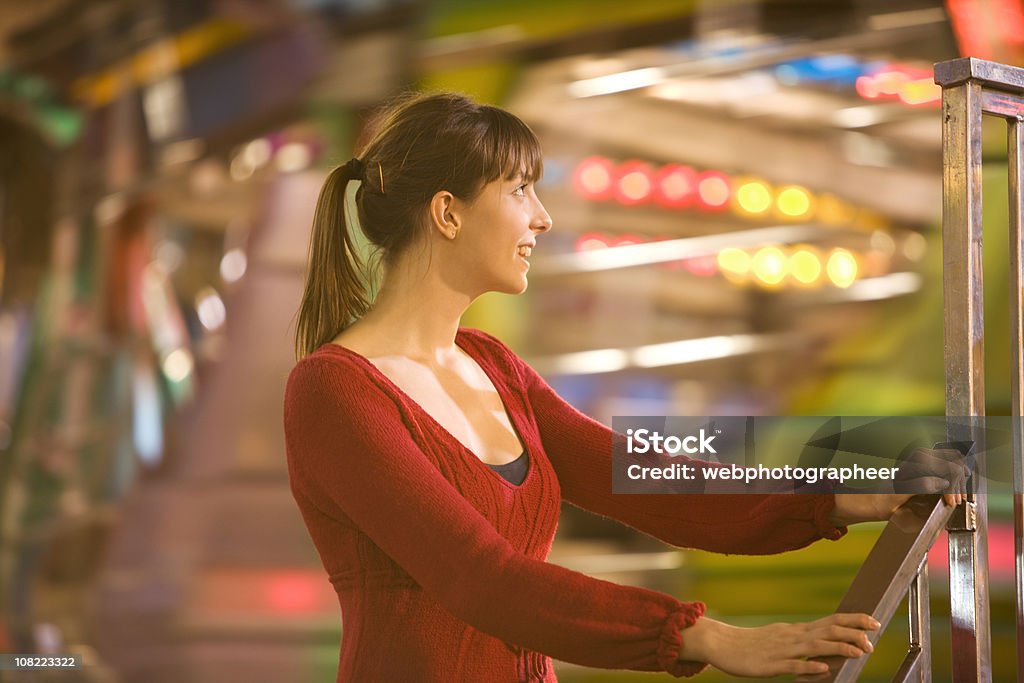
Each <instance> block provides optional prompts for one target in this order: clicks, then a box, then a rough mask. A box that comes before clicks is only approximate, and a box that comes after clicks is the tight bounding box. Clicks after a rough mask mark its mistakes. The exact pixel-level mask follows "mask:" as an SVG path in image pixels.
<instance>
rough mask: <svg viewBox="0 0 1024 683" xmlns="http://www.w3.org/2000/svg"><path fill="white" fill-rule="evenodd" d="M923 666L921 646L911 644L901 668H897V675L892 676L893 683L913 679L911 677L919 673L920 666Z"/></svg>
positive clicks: (904, 682) (902, 682)
mask: <svg viewBox="0 0 1024 683" xmlns="http://www.w3.org/2000/svg"><path fill="white" fill-rule="evenodd" d="M920 666H921V648H919V647H917V646H916V645H915V646H911V648H910V650H909V651H908V652H907V656H906V657H904V658H903V663H902V664H900V668H899V669H897V670H896V675H895V676H893V677H892V683H907V681H910V680H911V677H912V676H913V675H914V674H916V673H917V670H918V667H920Z"/></svg>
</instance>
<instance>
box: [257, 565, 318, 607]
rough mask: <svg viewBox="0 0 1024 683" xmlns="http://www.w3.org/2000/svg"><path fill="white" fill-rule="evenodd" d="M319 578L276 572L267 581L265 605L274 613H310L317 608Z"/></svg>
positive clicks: (305, 574)
mask: <svg viewBox="0 0 1024 683" xmlns="http://www.w3.org/2000/svg"><path fill="white" fill-rule="evenodd" d="M320 583H322V582H321V581H320V577H315V578H314V577H311V576H310V575H309V574H308V573H288V572H277V573H275V575H273V576H271V577H270V578H269V579H268V580H267V604H268V605H269V606H270V608H271V609H272V610H274V611H275V612H311V611H314V610H316V609H317V608H318V607H319V599H318V598H319V593H320V590H319V588H320V585H319V584H320Z"/></svg>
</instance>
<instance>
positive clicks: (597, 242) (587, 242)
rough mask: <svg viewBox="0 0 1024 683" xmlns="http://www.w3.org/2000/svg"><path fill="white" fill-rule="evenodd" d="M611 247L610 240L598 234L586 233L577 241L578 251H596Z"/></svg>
mask: <svg viewBox="0 0 1024 683" xmlns="http://www.w3.org/2000/svg"><path fill="white" fill-rule="evenodd" d="M609 246H610V244H609V240H608V238H607V237H605V236H604V235H602V234H600V233H596V232H588V233H584V234H582V235H580V236H579V237H578V238H577V239H576V251H595V250H597V249H607V248H608V247H609Z"/></svg>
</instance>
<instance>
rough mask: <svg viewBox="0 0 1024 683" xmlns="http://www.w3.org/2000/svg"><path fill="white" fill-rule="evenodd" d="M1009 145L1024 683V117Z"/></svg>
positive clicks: (1021, 673)
mask: <svg viewBox="0 0 1024 683" xmlns="http://www.w3.org/2000/svg"><path fill="white" fill-rule="evenodd" d="M1007 138H1008V142H1009V144H1008V145H1007V147H1008V150H1009V156H1010V158H1009V185H1010V187H1009V190H1010V278H1011V279H1010V334H1011V335H1012V337H1011V338H1012V347H1011V348H1013V353H1012V354H1010V355H1011V358H1012V360H1011V363H1012V375H1011V386H1010V392H1011V396H1012V399H1011V404H1012V407H1013V412H1012V415H1013V418H1014V419H1013V429H1012V433H1013V459H1014V462H1013V554H1014V560H1015V562H1014V567H1015V578H1016V589H1017V590H1016V593H1017V603H1016V606H1017V681H1018V683H1022V682H1024V460H1022V458H1024V443H1022V438H1024V434H1022V429H1021V416H1022V415H1024V405H1022V404H1024V395H1022V391H1024V374H1022V373H1024V337H1022V335H1024V315H1022V312H1024V311H1022V307H1021V303H1022V301H1021V288H1022V287H1024V274H1022V272H1021V268H1022V267H1024V255H1022V251H1024V241H1022V239H1021V238H1022V235H1021V216H1022V215H1024V193H1022V192H1021V185H1020V183H1021V179H1022V178H1024V153H1022V151H1024V150H1022V149H1021V143H1022V142H1024V140H1022V139H1021V118H1020V117H1015V118H1011V119H1008V121H1007Z"/></svg>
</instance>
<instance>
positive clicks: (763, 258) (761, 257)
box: [753, 247, 786, 287]
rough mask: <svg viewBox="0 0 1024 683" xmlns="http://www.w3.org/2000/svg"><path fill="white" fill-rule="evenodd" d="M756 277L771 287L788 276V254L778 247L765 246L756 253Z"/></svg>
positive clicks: (754, 264) (754, 267) (754, 266)
mask: <svg viewBox="0 0 1024 683" xmlns="http://www.w3.org/2000/svg"><path fill="white" fill-rule="evenodd" d="M753 271H754V277H756V278H757V279H758V280H760V281H761V282H762V283H763V284H765V285H768V286H769V287H774V286H776V285H779V284H780V283H781V282H782V280H783V279H784V278H785V277H786V255H785V254H784V253H783V252H782V250H781V249H779V248H778V247H764V248H763V249H761V250H759V251H758V252H757V253H756V254H755V255H754V263H753Z"/></svg>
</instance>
